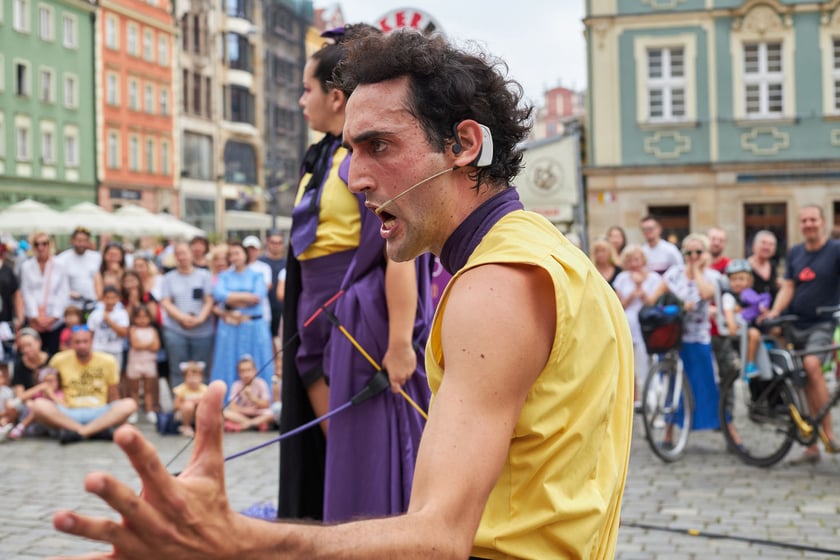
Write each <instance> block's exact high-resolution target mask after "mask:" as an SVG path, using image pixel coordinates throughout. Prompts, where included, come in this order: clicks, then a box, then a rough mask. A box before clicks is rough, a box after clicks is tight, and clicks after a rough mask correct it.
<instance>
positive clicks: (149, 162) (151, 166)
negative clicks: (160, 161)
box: [143, 136, 157, 175]
mask: <svg viewBox="0 0 840 560" xmlns="http://www.w3.org/2000/svg"><path fill="white" fill-rule="evenodd" d="M156 151H157V150H156V149H155V139H154V138H152V137H151V136H147V137H146V141H145V142H143V161H144V163H145V164H146V165H145V171H146V173H149V174H150V175H151V174H154V173H155V169H156V166H155V163H156V161H155V159H156V158H155V152H156Z"/></svg>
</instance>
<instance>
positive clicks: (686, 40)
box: [633, 33, 699, 126]
mask: <svg viewBox="0 0 840 560" xmlns="http://www.w3.org/2000/svg"><path fill="white" fill-rule="evenodd" d="M654 49H682V50H683V77H682V78H680V79H679V85H681V86H682V87H683V91H684V93H683V104H684V110H685V114H684V115H683V116H681V117H676V118H674V117H673V116H669V115H667V114H666V115H665V116H662V117H651V116H650V90H651V83H650V82H651V80H650V78H649V69H648V52H649V51H651V50H654ZM669 52H670V51H669ZM633 54H634V57H635V61H636V118H637V122H638V123H639V124H640V125H652V126H670V125H680V126H685V125H688V124H691V123H693V122H696V121H697V88H698V87H699V83H698V81H697V36H696V35H695V34H693V33H682V34H676V35H664V36H639V37H636V38H635V40H634V43H633ZM669 56H670V54H669ZM662 83H667V82H660V84H662ZM656 84H657V82H656V81H654V83H653V85H654V86H656ZM676 85H677V82H676V81H672V82H670V87H676ZM664 104H665V100H664V99H663V106H664ZM670 110H671V105H670V103H669V104H668V111H670Z"/></svg>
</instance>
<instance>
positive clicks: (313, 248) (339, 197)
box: [295, 147, 362, 261]
mask: <svg viewBox="0 0 840 560" xmlns="http://www.w3.org/2000/svg"><path fill="white" fill-rule="evenodd" d="M346 157H347V148H344V147H339V148H338V149H337V150H336V151H335V154H334V155H333V159H332V164H331V167H330V170H329V171H328V172H327V177H326V179H325V180H324V185H323V186H322V187H321V188H322V192H321V204H320V207H319V209H318V230H317V232H316V234H315V241H313V242H312V245H310V246H309V247H307V248H306V250H304V251H303V252H302V253H301V254H300V255H299V256H298V260H301V261H305V260H309V259H315V258H318V257H324V256H326V255H332V254H334V253H340V252H342V251H349V250H350V249H355V248H356V247H358V246H359V239H360V238H361V231H362V219H361V216H360V215H359V202H358V200H356V197H355V196H354V195H353V193H351V192H350V189H348V188H347V183H345V182H344V180H343V179H342V178H341V177H339V176H338V168H339V167H340V166H341V162H343V161H344V158H346ZM310 176H311V173H306V174H304V175H303V177H301V179H300V183H299V185H298V192H297V196H296V198H295V206H297V205H298V204H299V203H300V200H301V198H302V197H303V191H304V189H305V188H306V185H307V184H309V178H310Z"/></svg>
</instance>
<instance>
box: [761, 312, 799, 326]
mask: <svg viewBox="0 0 840 560" xmlns="http://www.w3.org/2000/svg"><path fill="white" fill-rule="evenodd" d="M798 320H799V315H779V316H778V317H774V318H772V319H765V320H763V321H762V322H761V326H762V327H777V326H779V325H787V324H790V323H795V322H797V321H798Z"/></svg>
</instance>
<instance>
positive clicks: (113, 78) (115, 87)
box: [105, 72, 120, 107]
mask: <svg viewBox="0 0 840 560" xmlns="http://www.w3.org/2000/svg"><path fill="white" fill-rule="evenodd" d="M105 103H107V104H108V105H111V106H112V107H119V105H120V75H119V74H117V73H116V72H107V73H106V74H105Z"/></svg>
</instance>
